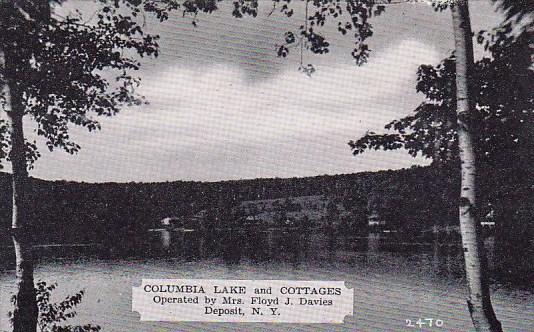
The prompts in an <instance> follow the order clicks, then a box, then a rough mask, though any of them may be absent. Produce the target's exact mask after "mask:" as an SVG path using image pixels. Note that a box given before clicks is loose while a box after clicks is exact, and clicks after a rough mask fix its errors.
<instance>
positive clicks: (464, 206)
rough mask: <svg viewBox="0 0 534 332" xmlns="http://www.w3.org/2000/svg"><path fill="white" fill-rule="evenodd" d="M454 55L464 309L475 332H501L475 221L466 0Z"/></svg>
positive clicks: (456, 13) (457, 13)
mask: <svg viewBox="0 0 534 332" xmlns="http://www.w3.org/2000/svg"><path fill="white" fill-rule="evenodd" d="M451 12H452V21H453V31H454V45H455V52H456V109H457V111H456V118H457V133H458V152H459V159H460V168H461V184H460V186H461V189H460V210H459V217H460V232H461V234H462V247H463V251H464V258H465V271H466V274H467V284H468V287H469V299H468V300H467V305H468V307H469V312H470V314H471V320H472V321H473V324H474V326H475V329H477V331H495V332H497V331H502V327H501V324H500V322H499V321H498V320H497V317H496V316H495V312H494V311H493V307H492V305H491V299H490V291H489V283H488V280H487V275H486V274H487V269H486V268H485V266H484V264H485V256H484V252H483V250H484V245H483V243H482V236H481V234H480V223H479V222H478V219H477V212H476V211H477V209H479V205H478V200H477V199H478V197H477V192H476V157H475V149H474V145H473V144H474V140H473V134H472V132H473V131H472V129H471V127H472V125H473V124H472V120H473V118H472V117H471V112H472V111H471V110H472V109H473V107H474V105H475V103H474V100H473V96H472V86H473V83H474V82H473V81H472V80H473V76H472V72H473V66H474V61H473V44H472V42H473V41H472V34H471V24H470V21H469V20H470V18H469V5H468V2H467V0H465V1H463V0H459V1H457V2H456V3H454V4H451Z"/></svg>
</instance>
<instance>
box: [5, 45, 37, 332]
mask: <svg viewBox="0 0 534 332" xmlns="http://www.w3.org/2000/svg"><path fill="white" fill-rule="evenodd" d="M12 51H13V50H8V49H6V50H4V52H3V53H4V56H5V59H4V60H5V61H4V63H5V73H6V75H5V76H6V78H7V79H6V81H7V88H8V90H9V93H8V99H9V105H10V109H9V111H8V112H6V113H7V115H8V117H9V119H10V122H11V127H10V137H11V152H10V155H9V157H10V159H11V169H12V189H13V202H12V203H13V206H12V217H11V218H12V219H11V238H12V240H13V246H14V249H15V259H16V283H17V293H16V301H15V305H14V309H13V331H14V332H34V331H36V329H37V316H38V309H37V302H36V299H35V286H34V280H33V258H32V241H31V232H30V229H29V225H28V214H27V209H28V206H27V202H26V190H27V182H28V171H27V165H26V155H25V148H24V145H25V143H24V130H23V121H22V119H23V116H24V106H23V102H22V93H21V89H20V84H19V83H18V82H17V80H18V79H19V78H17V77H16V74H17V68H19V66H18V61H19V60H20V59H19V58H18V57H17V55H16V53H14V52H12Z"/></svg>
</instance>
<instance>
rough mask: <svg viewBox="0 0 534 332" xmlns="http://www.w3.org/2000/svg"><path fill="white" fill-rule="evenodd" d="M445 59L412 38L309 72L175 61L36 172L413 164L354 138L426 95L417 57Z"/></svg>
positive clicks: (174, 173) (103, 175) (222, 175)
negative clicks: (420, 89) (72, 151)
mask: <svg viewBox="0 0 534 332" xmlns="http://www.w3.org/2000/svg"><path fill="white" fill-rule="evenodd" d="M438 60H439V57H438V54H437V52H436V51H434V50H433V49H432V48H431V47H429V46H427V45H425V44H423V43H420V42H417V41H414V40H404V41H401V42H399V43H398V44H397V45H395V46H392V47H390V48H388V49H387V50H386V51H385V52H383V53H382V54H380V55H379V54H377V55H376V56H375V57H374V58H372V60H371V61H370V62H369V63H368V64H367V65H365V66H363V67H355V66H353V65H351V64H347V65H339V64H335V65H332V66H325V65H322V66H321V67H319V68H318V71H317V72H316V73H315V74H314V75H313V76H312V77H311V78H310V77H307V76H306V75H304V74H302V73H300V72H298V71H297V70H296V69H293V70H284V71H281V72H280V73H279V74H278V75H277V76H274V77H272V78H270V79H266V80H260V81H257V82H252V81H250V80H247V79H246V77H245V74H244V73H243V71H242V70H240V69H239V68H238V67H236V66H230V65H228V64H215V65H212V66H209V67H205V68H193V67H188V66H184V65H180V64H175V65H171V66H167V67H164V68H162V69H161V70H157V71H153V72H152V73H150V74H148V75H144V78H143V88H142V90H141V92H142V93H143V94H144V95H145V96H146V97H147V99H148V100H149V101H150V105H148V106H146V107H143V108H141V109H131V110H125V111H124V112H123V113H121V114H119V115H118V116H116V117H115V118H111V119H104V120H103V129H102V131H101V132H100V133H97V134H88V133H85V132H83V131H81V130H74V131H73V136H74V137H75V139H77V141H78V142H79V143H80V144H81V145H82V151H81V152H80V153H79V155H78V156H75V157H68V156H65V155H64V154H61V153H59V152H58V153H54V155H53V156H50V155H49V154H45V156H44V157H43V160H42V161H39V163H38V164H37V168H36V170H35V173H36V174H38V175H40V174H43V175H44V174H45V173H46V174H48V176H45V177H48V178H50V177H52V178H54V177H55V176H54V175H53V170H54V169H55V167H54V166H56V167H57V169H58V170H61V176H60V175H59V174H56V176H58V177H67V178H75V179H78V180H86V181H129V180H136V181H148V180H152V181H156V180H175V179H196V180H216V179H235V178H252V177H274V176H278V177H286V176H304V175H315V174H324V173H340V172H344V173H346V172H354V171H358V170H364V169H370V168H371V169H380V168H384V167H386V168H390V167H395V166H396V164H395V163H397V166H399V167H400V166H407V165H409V164H410V163H413V160H411V159H409V157H406V156H403V157H401V158H400V159H399V155H398V154H387V155H386V154H384V155H379V157H380V158H382V159H383V160H380V159H378V160H377V159H376V157H377V155H376V154H372V153H371V154H369V155H364V156H362V157H360V158H358V160H356V159H355V158H353V157H352V156H351V154H350V150H349V149H348V146H347V142H348V140H350V139H354V138H357V137H359V136H361V135H363V134H364V133H365V131H366V130H369V129H373V130H377V129H380V128H381V127H382V126H383V124H384V123H385V122H387V121H389V120H391V119H393V118H395V117H398V116H399V115H401V114H406V113H408V112H410V111H411V110H412V109H413V108H414V107H415V106H416V105H417V103H418V102H419V100H420V99H419V97H417V96H416V95H415V94H414V83H415V71H416V68H417V66H418V65H419V64H421V63H429V62H430V63H433V62H436V61H438ZM58 157H59V158H58ZM59 164H61V166H60V165H59ZM45 165H46V166H45ZM65 166H67V167H65ZM68 166H70V167H68ZM44 167H46V169H45V168H44ZM66 168H68V169H70V174H69V171H68V172H67V174H65V169H66ZM50 174H52V175H50Z"/></svg>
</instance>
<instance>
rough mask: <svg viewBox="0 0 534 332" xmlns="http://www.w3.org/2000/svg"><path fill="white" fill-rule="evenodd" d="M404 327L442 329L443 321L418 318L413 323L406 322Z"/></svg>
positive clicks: (409, 320) (410, 321) (408, 320)
mask: <svg viewBox="0 0 534 332" xmlns="http://www.w3.org/2000/svg"><path fill="white" fill-rule="evenodd" d="M406 326H408V327H419V328H421V327H425V326H428V327H433V326H435V327H442V326H443V321H442V320H441V319H434V318H418V319H417V320H415V321H412V320H411V319H407V320H406Z"/></svg>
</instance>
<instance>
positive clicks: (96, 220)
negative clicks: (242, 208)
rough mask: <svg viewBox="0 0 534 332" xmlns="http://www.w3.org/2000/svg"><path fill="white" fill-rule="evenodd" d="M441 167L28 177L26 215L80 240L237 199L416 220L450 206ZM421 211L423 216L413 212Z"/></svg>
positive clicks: (2, 178)
mask: <svg viewBox="0 0 534 332" xmlns="http://www.w3.org/2000/svg"><path fill="white" fill-rule="evenodd" d="M438 173H439V170H437V169H435V168H433V167H412V168H410V169H402V170H395V171H390V170H389V171H379V172H365V173H356V174H343V175H323V176H315V177H305V178H289V179H279V178H274V179H253V180H236V181H221V182H192V181H191V182H189V181H187V182H186V181H174V182H160V183H98V184H90V183H79V182H68V181H44V180H40V179H34V178H32V179H30V197H29V201H30V202H31V211H30V212H31V213H30V218H31V219H32V224H33V227H34V229H35V230H36V231H37V232H45V233H58V230H61V232H63V233H65V234H58V235H57V236H56V237H57V238H56V240H58V241H61V240H67V239H71V240H76V241H83V240H91V239H92V238H94V236H97V234H99V233H100V234H101V232H110V231H116V230H127V231H140V230H143V229H147V228H150V227H153V226H154V225H155V224H157V223H158V222H159V220H161V219H162V218H165V217H170V216H177V217H180V216H183V217H187V216H191V215H194V214H195V213H197V212H199V211H202V210H206V209H212V208H214V207H218V208H223V209H224V208H231V207H235V206H238V205H239V204H240V203H241V202H242V201H254V200H261V199H274V198H292V197H298V196H310V195H322V196H323V197H325V200H333V201H335V202H336V203H337V204H343V206H344V207H345V209H346V210H347V211H349V212H354V213H359V214H361V212H362V211H364V210H366V209H367V207H368V206H372V207H373V210H376V211H379V212H380V213H381V215H383V216H384V217H385V218H388V215H389V217H392V216H396V217H397V219H398V217H399V216H405V218H404V219H410V220H412V221H413V220H415V221H417V219H422V218H424V219H427V218H433V217H436V216H440V218H444V217H446V216H447V215H450V214H451V213H454V204H455V201H454V199H452V198H451V197H454V196H455V195H454V191H455V190H456V189H455V188H457V182H458V181H457V177H452V178H451V177H449V176H439V174H441V175H444V174H442V173H439V174H438ZM0 187H1V188H2V190H1V191H0V218H1V220H2V225H3V227H2V228H3V229H6V228H8V226H9V219H10V213H11V212H10V211H11V206H10V204H11V196H10V195H11V188H10V187H11V186H10V175H9V174H6V173H0ZM451 193H452V194H451ZM451 211H452V212H451ZM421 213H422V214H423V215H424V216H421V217H417V218H416V217H414V216H416V215H419V214H421ZM408 216H410V217H408ZM401 219H402V218H401ZM61 232H60V233H61ZM74 233H76V235H75V236H74Z"/></svg>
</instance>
